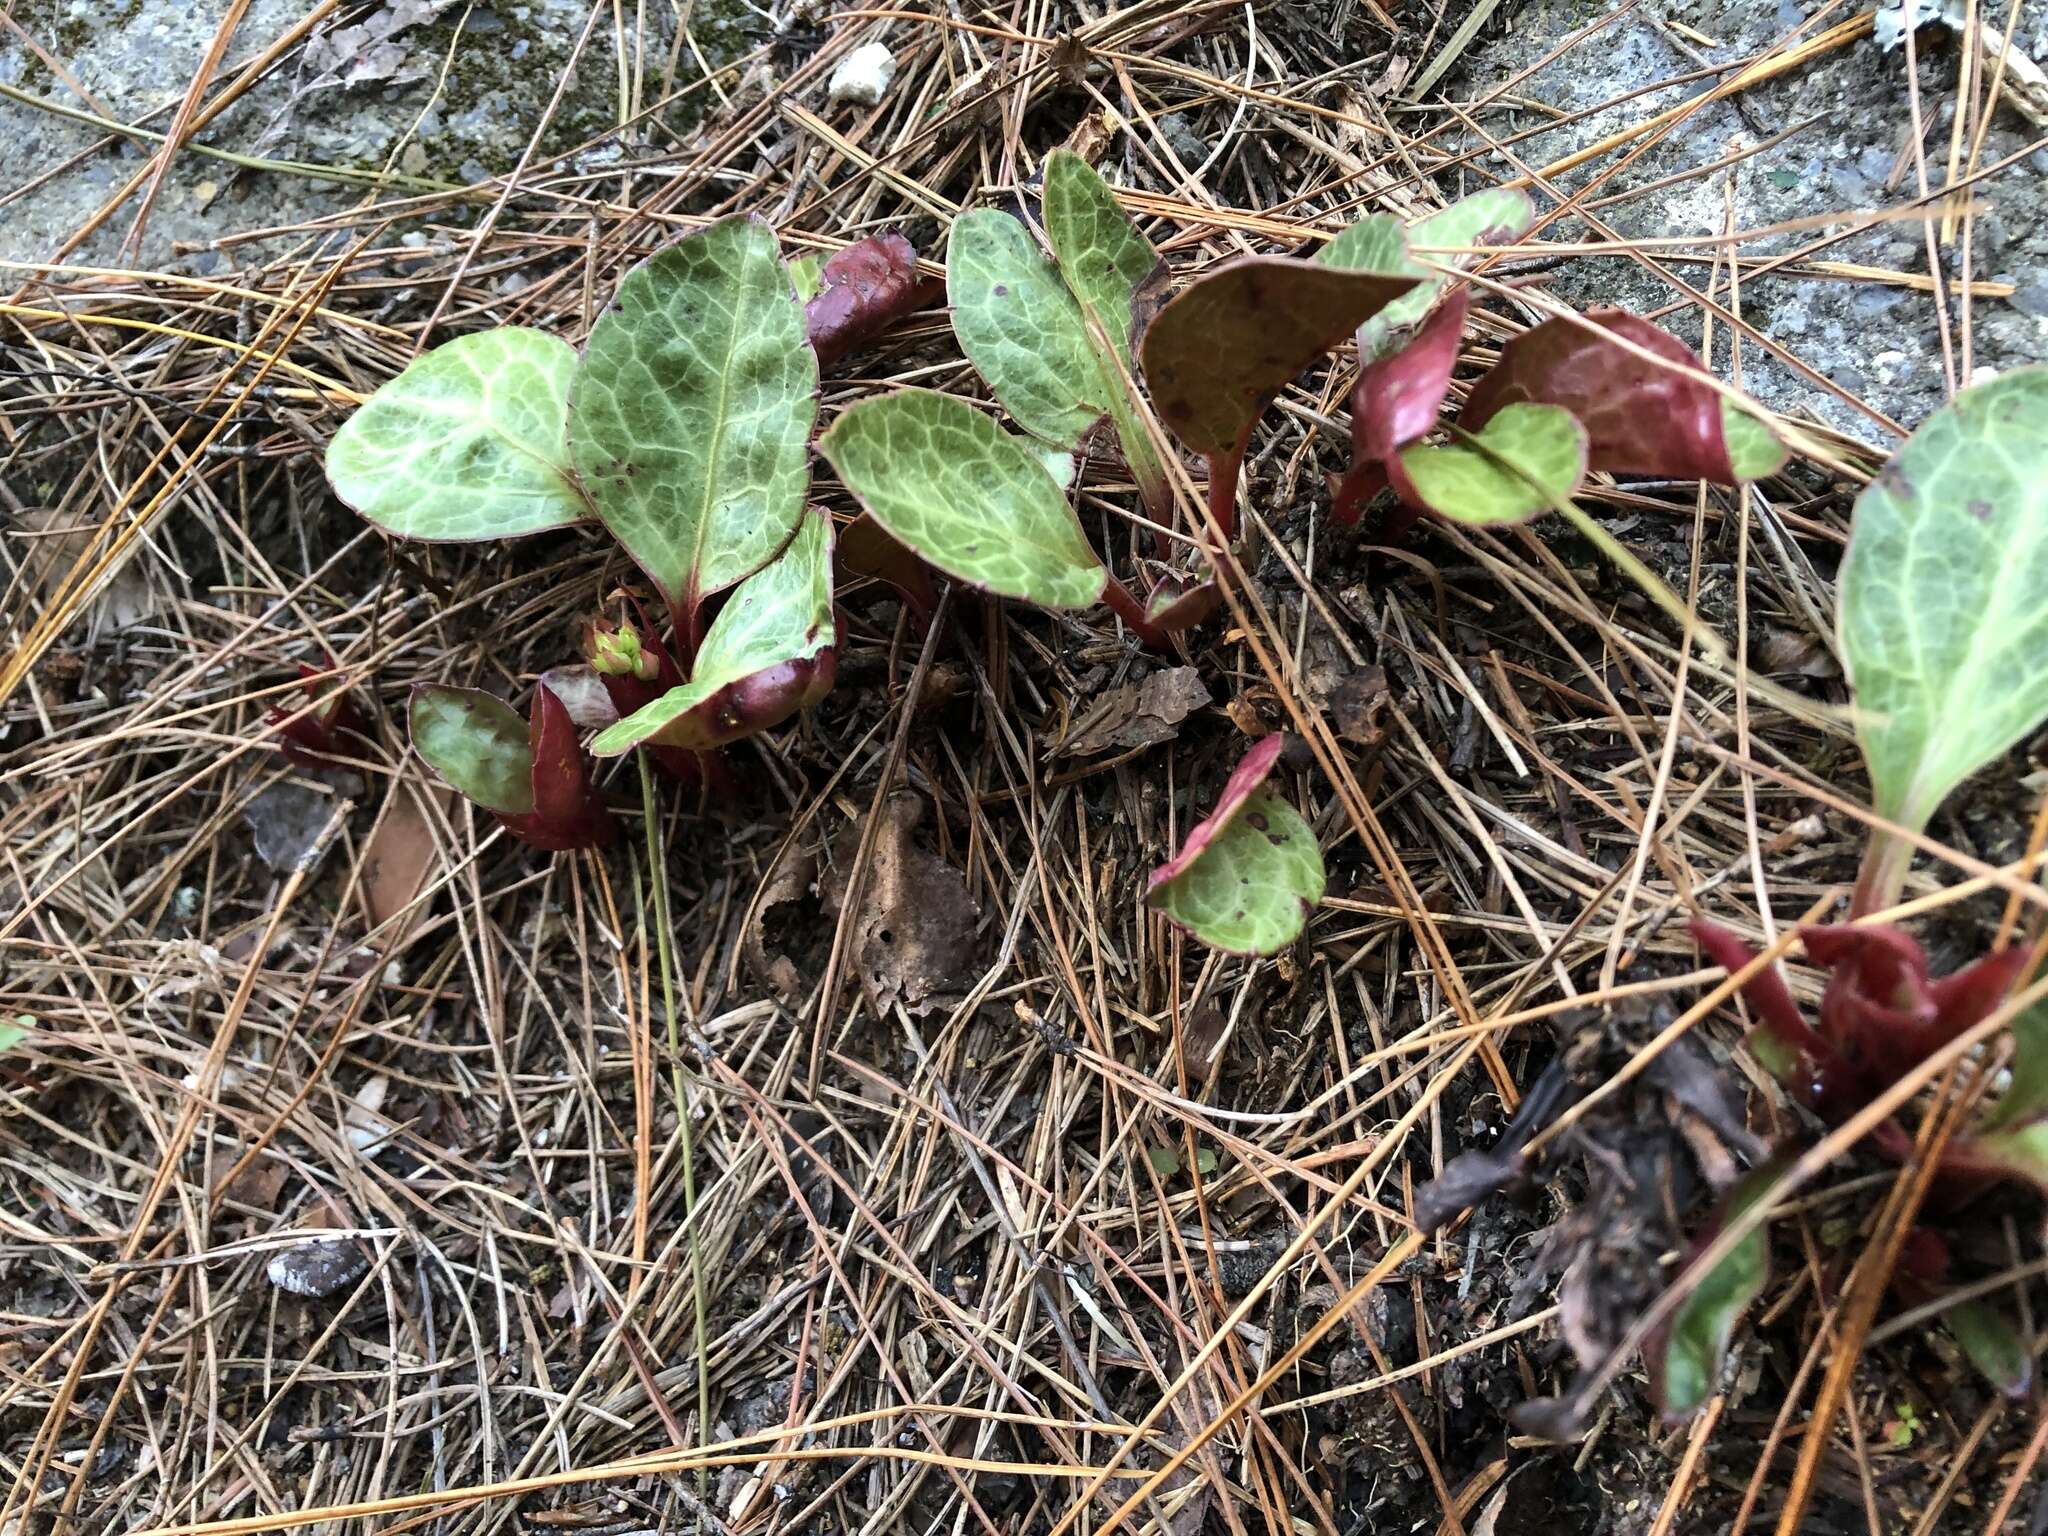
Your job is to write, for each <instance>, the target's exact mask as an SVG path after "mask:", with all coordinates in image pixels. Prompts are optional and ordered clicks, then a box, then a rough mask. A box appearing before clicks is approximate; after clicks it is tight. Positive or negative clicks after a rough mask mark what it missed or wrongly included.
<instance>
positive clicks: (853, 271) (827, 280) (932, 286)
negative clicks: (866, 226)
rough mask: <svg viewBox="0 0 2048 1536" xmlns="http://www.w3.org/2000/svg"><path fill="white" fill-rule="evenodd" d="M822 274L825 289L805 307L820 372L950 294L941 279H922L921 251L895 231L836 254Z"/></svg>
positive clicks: (805, 323)
mask: <svg viewBox="0 0 2048 1536" xmlns="http://www.w3.org/2000/svg"><path fill="white" fill-rule="evenodd" d="M820 276H821V280H822V283H823V286H822V287H821V288H820V289H819V290H818V292H817V294H816V295H815V296H814V297H813V298H812V299H811V300H810V302H809V303H808V304H806V305H805V306H804V326H805V329H806V331H807V332H808V334H809V336H810V341H811V348H812V350H813V351H815V352H816V353H817V354H818V365H819V366H820V367H821V368H822V367H830V366H831V365H832V364H833V363H836V362H837V361H839V359H840V358H842V357H844V356H846V354H847V353H849V352H851V351H852V350H853V349H854V348H855V347H858V346H861V345H862V344H864V343H865V342H868V341H870V340H872V339H873V338H874V337H876V336H878V335H880V334H881V333H882V332H883V331H885V330H887V329H888V328H889V327H890V326H891V325H893V324H895V323H896V321H898V320H900V319H901V318H902V317H903V316H905V315H907V314H910V313H912V312H913V311H915V310H919V309H923V308H925V307H926V306H927V305H931V304H936V303H937V302H938V301H939V299H940V298H941V297H942V296H943V294H944V293H945V284H943V283H942V282H940V281H939V280H938V279H937V278H928V277H921V276H919V275H918V270H917V251H916V250H915V248H913V247H912V245H911V243H910V242H909V241H908V240H906V239H904V238H903V237H902V236H901V235H899V234H897V233H895V232H894V231H893V230H892V231H889V232H886V233H883V234H879V235H869V236H868V237H867V238H865V239H863V240H857V241H855V242H854V243H853V244H852V245H849V246H847V247H846V248H845V249H844V250H842V251H839V252H836V253H835V254H834V255H833V256H832V257H831V259H830V260H828V261H827V262H826V263H825V266H824V269H823V271H822V273H821V274H820Z"/></svg>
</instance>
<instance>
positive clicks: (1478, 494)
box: [1396, 405, 1586, 526]
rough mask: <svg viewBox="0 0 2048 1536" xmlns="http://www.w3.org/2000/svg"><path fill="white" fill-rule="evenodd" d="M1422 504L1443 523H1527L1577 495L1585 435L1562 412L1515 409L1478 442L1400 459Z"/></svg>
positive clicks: (1415, 451)
mask: <svg viewBox="0 0 2048 1536" xmlns="http://www.w3.org/2000/svg"><path fill="white" fill-rule="evenodd" d="M1396 462H1398V464H1399V466H1400V468H1401V471H1402V472H1403V473H1404V474H1405V475H1406V476H1407V477H1408V483H1409V485H1410V486H1411V487H1412V489H1413V491H1414V494H1415V497H1416V499H1417V500H1419V501H1421V503H1422V504H1423V505H1424V506H1426V507H1428V508H1429V509H1430V510H1431V511H1432V512H1434V513H1436V514H1437V515H1438V516H1439V517H1446V518H1449V519H1450V520H1451V521H1452V522H1456V523H1472V524H1476V525H1480V526H1486V525H1491V524H1498V523H1524V522H1527V521H1528V520H1529V519H1530V518H1532V517H1535V516H1537V515H1538V514H1540V513H1544V512H1548V511H1549V510H1550V509H1551V508H1552V507H1554V506H1556V505H1557V503H1558V502H1560V501H1562V500H1563V499H1564V498H1565V497H1567V496H1569V495H1571V493H1572V492H1573V491H1575V490H1577V489H1578V486H1579V480H1580V478H1581V477H1582V476H1583V475H1584V474H1585V472H1586V429H1585V428H1584V427H1582V426H1580V425H1579V424H1578V422H1577V421H1575V420H1573V419H1572V414H1571V412H1570V411H1567V410H1565V409H1564V408H1563V407H1562V406H1556V405H1511V406H1509V407H1507V408H1506V409H1505V410H1503V411H1502V412H1501V413H1500V414H1499V415H1497V416H1495V417H1494V418H1493V420H1491V421H1489V422H1488V423H1487V424H1486V425H1485V426H1484V427H1482V428H1481V429H1480V430H1479V431H1478V432H1476V433H1474V434H1472V440H1471V441H1470V442H1465V443H1454V444H1451V445H1448V446H1446V447H1442V448H1409V449H1405V450H1403V451H1402V452H1401V453H1400V454H1398V455H1397V456H1396Z"/></svg>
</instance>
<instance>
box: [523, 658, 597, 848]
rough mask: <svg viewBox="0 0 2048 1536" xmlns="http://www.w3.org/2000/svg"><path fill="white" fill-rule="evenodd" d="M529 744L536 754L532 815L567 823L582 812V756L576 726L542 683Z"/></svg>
mask: <svg viewBox="0 0 2048 1536" xmlns="http://www.w3.org/2000/svg"><path fill="white" fill-rule="evenodd" d="M526 744H527V747H528V749H529V750H531V751H532V753H533V814H534V815H535V816H537V817H539V818H541V819H542V820H544V821H568V820H570V819H571V818H573V817H575V816H577V815H578V814H580V813H581V812H582V810H583V799H584V789H583V752H582V749H581V748H580V747H579V746H578V744H577V741H576V722H575V721H574V720H571V719H570V718H569V710H568V707H567V706H566V705H564V704H563V703H562V701H561V700H560V699H559V698H557V697H556V696H555V691H554V690H553V689H552V688H550V687H548V686H547V684H545V683H543V684H541V686H540V687H538V688H536V689H534V690H533V712H532V714H531V715H529V716H528V717H527V722H526Z"/></svg>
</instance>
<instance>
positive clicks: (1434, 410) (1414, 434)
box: [1330, 288, 1471, 523]
mask: <svg viewBox="0 0 2048 1536" xmlns="http://www.w3.org/2000/svg"><path fill="white" fill-rule="evenodd" d="M1470 307H1471V301H1470V300H1469V299H1468V298H1467V296H1466V294H1465V290H1464V289H1462V288H1461V289H1459V290H1458V291H1457V292H1456V293H1453V294H1452V295H1451V296H1450V297H1449V298H1447V299H1445V300H1444V301H1443V303H1441V304H1439V305H1438V306H1437V307H1436V309H1435V310H1433V311H1432V312H1431V314H1430V316H1429V318H1428V319H1427V320H1426V321H1424V322H1423V324H1422V325H1421V326H1420V327H1419V328H1418V329H1417V330H1416V332H1415V335H1414V336H1413V337H1412V338H1410V339H1409V340H1408V342H1407V343H1406V344H1405V345H1403V346H1402V347H1401V348H1400V349H1399V350H1398V351H1395V352H1391V353H1389V354H1387V355H1386V356H1385V357H1382V358H1379V359H1377V360H1376V361H1374V362H1370V363H1368V364H1366V365H1365V367H1364V368H1362V369H1360V370H1359V374H1358V383H1357V384H1356V385H1355V386H1354V387H1353V389H1352V391H1351V468H1350V470H1349V472H1347V473H1346V474H1345V476H1344V478H1343V479H1342V480H1341V481H1339V482H1338V483H1337V485H1336V486H1335V487H1334V488H1333V490H1332V493H1331V505H1330V511H1331V512H1332V513H1333V514H1334V515H1335V516H1336V517H1337V518H1338V519H1339V520H1340V521H1342V522H1347V523H1351V522H1356V521H1357V520H1358V515H1359V513H1360V512H1361V511H1363V510H1364V508H1365V504H1366V503H1367V502H1368V501H1370V500H1371V499H1372V498H1373V497H1374V496H1375V495H1377V494H1378V493H1379V490H1380V488H1381V487H1382V486H1384V485H1386V484H1387V483H1388V481H1389V479H1392V481H1393V483H1394V487H1395V489H1396V490H1398V491H1400V493H1401V499H1402V501H1404V502H1405V503H1407V504H1408V505H1409V506H1411V507H1413V506H1417V505H1419V503H1418V501H1417V498H1416V496H1415V493H1414V491H1413V489H1412V488H1410V487H1408V486H1407V484H1406V481H1407V476H1406V475H1405V474H1404V473H1403V472H1402V469H1401V460H1400V457H1399V452H1400V450H1401V449H1403V448H1405V447H1407V446H1408V445H1409V444H1410V443H1413V442H1419V441H1420V440H1421V439H1422V438H1424V437H1426V436H1428V435H1429V433H1430V431H1431V429H1433V428H1434V427H1435V426H1436V422H1437V416H1438V415H1439V413H1441V412H1442V410H1443V405H1444V396H1445V395H1446V394H1448V393H1449V392H1450V388H1451V370H1452V369H1453V368H1455V367H1456V366H1457V362H1458V344H1459V342H1460V341H1461V340H1462V339H1463V337H1464V334H1465V317H1466V314H1467V312H1468V310H1469V309H1470Z"/></svg>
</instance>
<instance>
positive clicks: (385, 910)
mask: <svg viewBox="0 0 2048 1536" xmlns="http://www.w3.org/2000/svg"><path fill="white" fill-rule="evenodd" d="M422 794H426V795H431V796H432V797H433V798H434V800H435V802H436V805H437V809H438V811H439V814H440V815H442V816H446V815H447V814H448V808H449V806H450V805H451V804H453V803H454V799H455V792H454V791H453V790H452V789H448V788H446V787H445V786H438V785H437V786H435V787H433V788H431V789H428V788H424V787H422V786H420V785H417V784H411V783H408V782H407V781H406V780H404V779H396V778H394V779H393V780H392V781H391V792H390V794H389V795H388V796H387V797H386V799H385V804H384V814H383V816H382V817H381V818H380V819H379V820H378V822H377V826H376V830H375V831H373V832H372V833H371V834H370V839H369V841H368V842H367V843H365V844H364V845H363V903H364V905H365V906H367V907H368V908H369V909H370V922H371V924H372V925H377V924H382V923H387V922H389V921H390V920H391V919H392V918H394V917H396V916H397V915H398V914H399V913H401V912H403V911H404V910H405V909H406V908H407V907H408V906H410V905H412V903H413V900H414V899H415V898H416V897H417V896H418V895H419V893H420V888H421V887H422V886H424V885H425V884H426V883H427V872H428V871H429V870H430V869H432V868H433V866H434V859H435V856H436V852H437V849H438V845H437V843H436V842H435V840H434V827H433V823H432V821H431V820H430V819H429V817H428V814H427V807H426V806H425V804H423V803H422V801H421V800H420V796H421V795H422Z"/></svg>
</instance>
